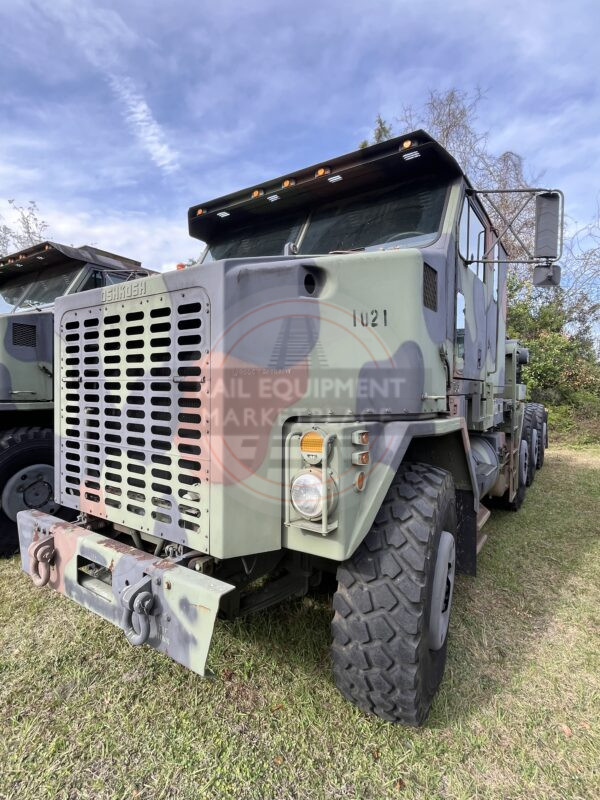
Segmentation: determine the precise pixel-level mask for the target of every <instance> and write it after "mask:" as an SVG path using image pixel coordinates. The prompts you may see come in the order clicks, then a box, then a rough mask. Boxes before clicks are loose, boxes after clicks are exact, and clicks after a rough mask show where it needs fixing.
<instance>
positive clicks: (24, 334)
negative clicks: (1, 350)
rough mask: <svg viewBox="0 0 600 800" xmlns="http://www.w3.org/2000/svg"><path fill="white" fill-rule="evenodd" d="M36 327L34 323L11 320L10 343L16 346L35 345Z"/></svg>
mask: <svg viewBox="0 0 600 800" xmlns="http://www.w3.org/2000/svg"><path fill="white" fill-rule="evenodd" d="M36 332H37V328H36V327H35V325H25V324H23V323H22V322H13V326H12V343H13V344H14V345H16V347H35V346H36V344H37V336H36Z"/></svg>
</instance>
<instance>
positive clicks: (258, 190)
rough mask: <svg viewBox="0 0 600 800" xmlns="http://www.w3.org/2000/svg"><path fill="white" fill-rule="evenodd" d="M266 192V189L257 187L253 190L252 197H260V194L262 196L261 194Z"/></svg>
mask: <svg viewBox="0 0 600 800" xmlns="http://www.w3.org/2000/svg"><path fill="white" fill-rule="evenodd" d="M264 193H265V190H264V189H255V190H254V191H253V192H252V194H251V195H250V197H252V198H254V197H260V196H261V195H263V194H264Z"/></svg>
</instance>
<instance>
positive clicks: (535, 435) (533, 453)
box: [531, 428, 539, 467]
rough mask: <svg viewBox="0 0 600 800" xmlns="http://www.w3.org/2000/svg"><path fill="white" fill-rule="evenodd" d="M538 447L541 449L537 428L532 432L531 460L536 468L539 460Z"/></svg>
mask: <svg viewBox="0 0 600 800" xmlns="http://www.w3.org/2000/svg"><path fill="white" fill-rule="evenodd" d="M538 447H539V441H538V432H537V428H534V429H533V430H532V431H531V460H532V462H533V465H534V467H535V465H536V464H537V460H538Z"/></svg>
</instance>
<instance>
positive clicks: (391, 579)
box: [331, 464, 456, 726]
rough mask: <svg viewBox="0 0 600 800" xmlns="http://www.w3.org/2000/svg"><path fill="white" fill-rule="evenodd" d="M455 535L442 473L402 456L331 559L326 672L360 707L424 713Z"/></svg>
mask: <svg viewBox="0 0 600 800" xmlns="http://www.w3.org/2000/svg"><path fill="white" fill-rule="evenodd" d="M455 535H456V501H455V495H454V484H453V481H452V477H451V475H450V474H449V473H448V472H445V471H444V470H441V469H436V468H435V467H430V466H428V465H425V464H405V465H402V466H401V467H400V469H399V471H398V473H397V475H396V476H395V478H394V481H393V483H392V485H391V487H390V489H389V491H388V493H387V495H386V497H385V500H384V501H383V504H382V506H381V509H380V511H379V513H378V515H377V518H376V520H375V522H374V524H373V526H372V528H371V530H370V531H369V533H368V534H367V536H366V538H365V539H364V541H363V542H362V544H361V545H360V547H359V548H358V549H357V551H356V552H355V553H354V555H353V556H352V557H351V558H350V559H348V560H347V561H345V562H344V563H343V564H341V565H340V567H339V569H338V589H337V592H336V593H335V595H334V598H333V608H334V611H335V613H334V617H333V621H332V624H331V630H332V636H333V644H332V659H333V673H334V677H335V682H336V685H337V687H338V689H339V690H340V691H341V692H342V694H343V695H344V696H345V697H346V698H347V699H348V700H350V701H351V702H352V703H354V704H355V705H357V706H358V707H359V708H360V709H362V710H363V711H366V712H369V713H372V714H376V715H377V716H378V717H381V718H382V719H385V720H389V721H390V722H403V723H405V724H407V725H413V726H418V725H422V724H423V722H424V721H425V719H426V717H427V714H428V713H429V708H430V706H431V702H432V700H433V697H434V695H435V692H436V690H437V688H438V686H439V684H440V681H441V680H442V675H443V674H444V667H445V664H446V647H447V641H448V622H449V619H450V610H451V607H452V590H453V587H454V575H455Z"/></svg>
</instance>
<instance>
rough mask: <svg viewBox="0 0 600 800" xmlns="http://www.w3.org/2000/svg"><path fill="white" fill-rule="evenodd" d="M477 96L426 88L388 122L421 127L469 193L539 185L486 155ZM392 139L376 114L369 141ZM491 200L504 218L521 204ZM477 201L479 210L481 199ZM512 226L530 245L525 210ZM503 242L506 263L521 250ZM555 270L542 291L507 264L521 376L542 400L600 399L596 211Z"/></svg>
mask: <svg viewBox="0 0 600 800" xmlns="http://www.w3.org/2000/svg"><path fill="white" fill-rule="evenodd" d="M483 97H484V95H483V93H482V92H481V90H479V89H477V90H476V91H474V92H473V93H472V94H468V93H467V92H462V91H460V90H458V89H450V90H448V91H437V90H433V91H431V92H430V93H429V96H428V98H427V99H426V101H425V103H424V104H423V106H422V107H420V108H418V109H415V108H413V107H412V106H405V107H404V108H403V109H402V111H401V113H400V116H399V117H398V118H397V119H396V120H395V124H397V125H400V126H401V130H399V131H398V133H405V132H410V131H413V130H417V129H419V128H423V129H425V130H426V131H427V132H428V133H430V134H431V135H432V136H433V137H434V139H437V141H439V142H440V144H442V145H443V146H444V147H445V148H446V149H447V150H448V151H449V152H450V153H451V154H452V155H453V156H454V157H455V158H456V160H457V161H458V163H459V164H460V166H461V167H462V169H463V170H464V171H465V173H466V174H467V175H468V176H469V177H470V180H471V182H472V184H473V185H474V186H475V187H478V188H490V187H493V188H497V189H522V188H530V187H531V186H535V185H539V176H532V175H528V174H527V173H526V169H525V163H524V160H523V158H522V157H521V156H520V155H519V154H518V153H514V152H512V151H506V152H504V153H500V154H499V155H498V154H495V153H492V152H491V151H490V148H489V144H488V138H489V137H488V134H487V132H486V131H482V130H481V128H480V126H479V120H478V107H479V104H480V102H481V100H482V99H483ZM394 135H396V134H395V133H394V125H393V124H392V123H390V122H388V121H386V120H384V119H383V118H382V117H381V115H380V114H379V115H378V116H377V118H376V124H375V128H374V130H373V134H372V138H371V143H375V142H376V141H382V140H383V139H385V138H388V139H389V138H391V137H392V136H394ZM365 144H367V143H365ZM493 199H494V202H495V204H496V205H497V206H498V208H499V209H500V210H501V212H502V213H503V215H504V216H507V217H510V216H511V214H514V212H515V211H516V209H517V207H518V205H519V204H520V203H522V202H523V200H522V195H510V194H507V195H503V194H496V195H494V196H493ZM482 201H483V202H484V205H485V203H486V200H485V197H484V196H483V197H482ZM488 211H489V213H490V217H491V219H492V223H493V224H494V225H495V227H496V228H497V229H498V230H501V229H502V227H503V226H502V224H501V220H500V219H499V218H498V215H497V214H496V213H495V211H494V209H493V208H491V207H490V206H489V204H488ZM519 226H520V228H519V231H518V232H519V234H520V235H522V237H524V238H526V239H527V238H528V239H529V241H531V238H532V236H533V230H534V214H533V204H532V207H531V212H530V213H529V214H526V215H525V216H524V217H522V218H521V219H520V221H519ZM503 243H504V245H505V247H506V249H507V251H508V253H509V255H510V256H511V257H512V258H518V257H519V256H520V255H521V253H522V249H521V246H520V244H519V242H518V241H517V240H516V239H515V237H514V236H512V237H511V235H510V233H509V234H508V235H507V236H505V237H504V240H503ZM562 268H563V281H562V283H563V287H562V288H560V289H553V290H548V289H536V288H535V287H533V286H532V283H531V267H530V266H528V265H514V264H513V265H511V268H510V274H509V283H508V300H509V306H508V326H509V333H510V335H511V336H514V337H515V338H518V339H520V340H521V341H523V343H524V344H526V345H528V346H529V347H530V348H531V350H532V351H533V354H534V356H535V365H534V364H533V361H532V365H531V367H530V368H528V371H529V376H528V377H529V379H530V386H532V387H533V388H534V390H536V391H538V392H541V393H542V395H543V393H544V392H549V391H550V390H551V389H552V391H553V396H552V399H553V400H555V401H561V400H562V401H564V400H568V399H572V398H573V396H574V393H576V392H577V391H585V392H592V393H593V394H595V395H596V394H597V395H598V396H600V367H599V366H598V330H599V326H600V212H599V214H598V219H597V220H596V221H595V222H593V223H591V224H590V225H586V226H584V227H583V228H581V229H580V230H579V231H577V232H576V233H575V234H574V235H573V236H571V237H570V238H569V239H568V240H567V241H565V245H564V253H563V259H562ZM526 371H527V370H526Z"/></svg>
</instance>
